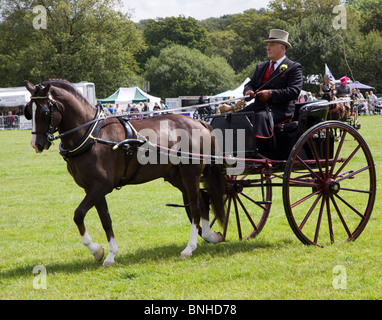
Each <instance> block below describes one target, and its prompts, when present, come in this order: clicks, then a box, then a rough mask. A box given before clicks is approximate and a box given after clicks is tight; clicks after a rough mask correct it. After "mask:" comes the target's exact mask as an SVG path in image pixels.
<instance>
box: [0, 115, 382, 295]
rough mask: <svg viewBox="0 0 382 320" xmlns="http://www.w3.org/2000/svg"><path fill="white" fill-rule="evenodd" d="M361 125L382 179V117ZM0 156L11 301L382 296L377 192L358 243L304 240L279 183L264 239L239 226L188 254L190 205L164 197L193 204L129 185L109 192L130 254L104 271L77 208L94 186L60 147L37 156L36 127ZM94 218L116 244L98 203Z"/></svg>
mask: <svg viewBox="0 0 382 320" xmlns="http://www.w3.org/2000/svg"><path fill="white" fill-rule="evenodd" d="M360 123H361V124H362V128H361V130H360V133H361V134H362V136H363V137H364V138H365V140H366V141H367V142H368V144H369V147H370V148H371V151H372V153H373V156H374V161H375V164H376V170H377V179H378V178H379V175H380V172H382V161H381V160H382V159H381V158H382V149H381V145H382V134H381V128H382V116H363V117H361V118H360ZM0 157H1V161H0V179H1V185H0V188H1V189H0V191H1V192H0V195H1V200H0V299H27V300H29V299H32V300H33V299H36V300H40V299H65V300H66V299H170V300H172V299H187V300H188V299H228V300H231V299H232V300H237V299H243V300H246V299H317V300H321V299H330V300H331V299H382V250H381V244H382V241H381V234H382V205H381V201H380V199H379V197H378V194H377V200H376V203H375V206H374V212H373V215H372V217H371V219H370V221H369V223H368V225H367V227H366V229H365V231H364V232H363V234H362V235H361V236H360V238H359V239H357V241H355V242H352V243H336V244H334V245H332V246H329V247H326V248H324V249H322V248H318V247H312V246H310V247H308V246H304V245H303V244H301V243H300V241H299V240H298V239H297V238H296V237H295V235H294V234H293V232H292V230H291V229H290V227H289V225H288V222H287V219H286V217H285V214H284V209H283V206H282V199H281V188H277V189H275V190H274V194H273V199H274V204H273V205H272V210H271V214H270V217H269V219H268V222H267V224H266V226H265V227H264V230H263V231H262V233H261V234H260V235H259V236H258V237H257V238H256V239H254V240H250V241H244V242H240V241H239V240H238V239H237V235H236V233H232V234H230V233H229V234H228V239H227V242H225V243H222V244H219V245H211V244H207V243H205V242H203V240H201V239H199V240H198V249H197V250H196V251H195V252H194V254H193V256H192V257H191V258H189V259H186V260H184V259H181V258H180V252H181V251H182V250H183V249H184V248H185V247H186V245H187V242H188V240H189V231H190V226H189V221H188V218H187V217H186V214H185V212H184V210H183V209H176V208H170V207H166V206H165V204H166V203H182V199H181V195H180V193H179V192H178V191H177V190H176V189H174V188H173V187H171V186H170V185H169V184H166V183H165V182H164V181H163V180H156V181H153V182H150V183H147V184H144V185H138V186H128V187H125V188H124V189H122V190H121V191H114V192H113V193H112V194H110V195H109V196H108V197H107V199H108V203H109V209H110V212H111V216H112V219H113V226H114V232H115V235H116V240H117V243H118V246H119V254H118V255H117V257H116V264H115V265H114V266H112V267H109V268H105V267H102V264H101V263H97V262H95V261H94V259H93V257H92V256H91V255H90V253H89V252H88V250H87V249H86V248H85V247H84V246H83V245H82V244H81V240H80V236H79V234H78V231H77V227H76V226H75V224H74V222H73V213H74V210H75V208H76V207H77V205H78V204H79V203H80V201H81V200H82V198H83V196H84V192H83V191H82V189H80V188H79V187H78V186H77V185H76V184H75V183H74V181H73V180H72V178H71V176H70V175H69V173H68V172H67V171H66V164H65V162H64V161H63V160H62V158H61V156H60V155H59V154H58V145H57V144H56V145H54V146H53V147H52V148H51V149H50V150H49V151H46V152H44V153H43V154H40V155H37V154H35V152H34V150H32V148H31V146H30V131H1V132H0ZM378 189H379V190H380V189H381V182H380V179H378ZM86 226H87V229H88V231H89V233H90V235H91V236H92V238H93V240H94V241H95V242H98V243H101V244H102V245H103V247H104V248H105V249H106V253H107V248H108V246H107V241H106V237H105V235H104V231H103V229H102V226H101V224H100V221H99V218H98V215H97V213H96V211H95V210H94V209H92V210H91V211H90V212H89V213H88V215H87V217H86ZM228 232H229V231H228ZM36 266H43V267H44V270H46V288H42V289H38V286H39V284H42V282H38V280H39V279H40V276H41V275H42V274H41V273H36V274H34V273H33V269H34V267H36ZM338 266H340V267H339V268H340V270H342V273H340V274H337V271H336V268H338ZM345 271H346V274H345ZM338 279H339V281H337V280H338ZM36 281H37V282H36ZM36 283H37V287H36ZM336 284H341V285H346V288H345V287H344V286H341V285H340V286H337V285H336Z"/></svg>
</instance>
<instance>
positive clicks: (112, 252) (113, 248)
mask: <svg viewBox="0 0 382 320" xmlns="http://www.w3.org/2000/svg"><path fill="white" fill-rule="evenodd" d="M117 253H118V246H117V242H116V241H115V239H114V238H110V241H109V254H108V255H107V257H106V259H105V261H104V262H103V265H104V266H111V265H113V264H114V258H115V256H116V255H117Z"/></svg>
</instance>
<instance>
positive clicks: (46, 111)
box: [24, 92, 63, 143]
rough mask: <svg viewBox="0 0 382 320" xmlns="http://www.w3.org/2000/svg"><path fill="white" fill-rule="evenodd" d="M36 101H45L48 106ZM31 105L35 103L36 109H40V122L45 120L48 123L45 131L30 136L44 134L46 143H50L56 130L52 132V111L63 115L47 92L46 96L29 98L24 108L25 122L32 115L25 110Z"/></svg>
mask: <svg viewBox="0 0 382 320" xmlns="http://www.w3.org/2000/svg"><path fill="white" fill-rule="evenodd" d="M37 100H47V101H48V106H44V105H41V104H40V103H39V102H37ZM31 103H35V104H36V105H37V106H38V107H40V109H41V111H40V118H41V119H42V120H45V121H47V122H48V123H49V126H48V129H47V130H46V131H32V134H45V135H46V137H47V140H48V142H50V143H52V142H53V141H54V140H55V138H54V133H55V132H56V131H57V130H58V129H56V130H54V119H53V113H54V109H57V110H58V111H59V112H60V114H61V115H63V111H62V110H61V108H60V107H59V106H58V104H57V101H56V100H54V99H53V97H52V95H51V94H50V93H49V92H48V94H47V95H46V96H42V97H41V96H35V97H33V96H32V97H31V101H30V102H29V103H28V104H27V105H26V106H25V110H24V115H25V117H26V119H27V120H32V117H33V115H32V114H30V113H29V111H28V110H27V108H28V107H29V106H30V104H31Z"/></svg>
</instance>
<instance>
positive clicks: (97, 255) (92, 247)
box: [81, 231, 103, 261]
mask: <svg viewBox="0 0 382 320" xmlns="http://www.w3.org/2000/svg"><path fill="white" fill-rule="evenodd" d="M81 240H82V244H83V245H84V246H85V247H87V248H88V249H89V251H90V253H91V254H92V255H93V256H94V259H96V260H97V261H101V260H102V258H103V248H102V247H101V246H100V245H99V244H98V243H93V240H92V238H91V236H90V235H89V234H88V232H87V231H85V234H84V235H83V236H82V237H81Z"/></svg>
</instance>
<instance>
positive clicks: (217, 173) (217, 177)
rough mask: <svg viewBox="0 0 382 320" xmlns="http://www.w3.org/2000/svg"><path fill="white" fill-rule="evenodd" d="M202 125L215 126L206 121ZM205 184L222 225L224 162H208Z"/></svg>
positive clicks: (224, 188) (213, 146) (212, 150)
mask: <svg viewBox="0 0 382 320" xmlns="http://www.w3.org/2000/svg"><path fill="white" fill-rule="evenodd" d="M200 122H201V123H202V125H203V126H204V127H205V128H207V129H208V130H209V131H210V132H212V130H213V128H212V127H211V126H210V125H209V124H208V123H207V122H204V121H200ZM215 146H216V142H215V137H214V136H212V135H211V154H212V155H215V154H216V153H215ZM203 184H204V187H205V188H206V190H207V192H208V195H209V197H210V201H211V205H212V209H213V211H214V214H215V216H216V218H217V220H218V221H219V222H220V224H221V225H224V222H225V210H224V195H225V193H226V179H225V174H224V166H223V164H216V163H214V161H213V160H212V161H211V163H208V164H206V166H205V168H204V171H203Z"/></svg>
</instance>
